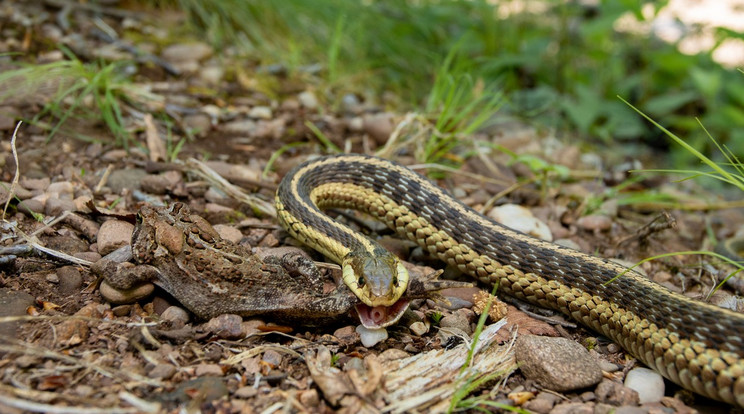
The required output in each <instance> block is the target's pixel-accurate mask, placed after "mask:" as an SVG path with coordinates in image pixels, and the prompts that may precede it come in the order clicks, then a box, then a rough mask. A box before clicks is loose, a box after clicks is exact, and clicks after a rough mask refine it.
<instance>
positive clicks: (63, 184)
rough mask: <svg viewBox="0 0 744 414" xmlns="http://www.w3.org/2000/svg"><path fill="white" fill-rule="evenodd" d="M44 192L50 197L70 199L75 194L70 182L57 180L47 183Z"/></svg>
mask: <svg viewBox="0 0 744 414" xmlns="http://www.w3.org/2000/svg"><path fill="white" fill-rule="evenodd" d="M46 193H47V194H48V195H49V197H50V198H58V199H60V200H68V201H72V199H73V198H74V196H75V188H74V187H73V186H72V183H70V182H67V181H59V182H56V183H51V184H49V187H47V189H46Z"/></svg>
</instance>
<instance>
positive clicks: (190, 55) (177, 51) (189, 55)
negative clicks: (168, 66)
mask: <svg viewBox="0 0 744 414" xmlns="http://www.w3.org/2000/svg"><path fill="white" fill-rule="evenodd" d="M213 52H214V50H213V49H212V47H211V46H209V45H208V44H206V43H201V42H194V43H178V44H175V45H171V46H168V47H166V48H165V49H163V53H162V54H161V55H162V57H163V59H165V60H167V61H168V62H171V63H184V62H198V61H200V60H203V59H206V58H208V57H210V56H212V53H213Z"/></svg>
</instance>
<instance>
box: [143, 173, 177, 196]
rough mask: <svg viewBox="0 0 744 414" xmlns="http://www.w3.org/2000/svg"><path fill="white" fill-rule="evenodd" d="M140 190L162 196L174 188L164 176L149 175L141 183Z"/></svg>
mask: <svg viewBox="0 0 744 414" xmlns="http://www.w3.org/2000/svg"><path fill="white" fill-rule="evenodd" d="M140 188H142V191H144V192H146V193H150V194H158V195H162V194H166V193H167V192H168V191H169V190H170V189H171V188H172V183H171V182H170V180H169V179H168V177H166V176H164V175H161V174H149V175H147V176H145V177H143V178H142V180H141V181H140Z"/></svg>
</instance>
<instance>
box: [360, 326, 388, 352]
mask: <svg viewBox="0 0 744 414" xmlns="http://www.w3.org/2000/svg"><path fill="white" fill-rule="evenodd" d="M356 331H357V333H358V334H359V339H360V340H361V341H362V345H364V346H365V347H366V348H371V347H373V346H375V345H377V344H378V343H380V342H382V341H384V340H386V339H387V338H388V332H387V329H385V328H380V329H369V328H367V327H365V326H364V325H359V326H357V327H356Z"/></svg>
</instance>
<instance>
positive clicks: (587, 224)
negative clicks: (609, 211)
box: [576, 214, 612, 232]
mask: <svg viewBox="0 0 744 414" xmlns="http://www.w3.org/2000/svg"><path fill="white" fill-rule="evenodd" d="M576 225H577V226H579V227H581V228H582V229H584V230H587V231H596V232H599V231H607V230H609V229H610V227H612V219H611V218H609V217H608V216H605V215H603V214H590V215H588V216H584V217H580V218H579V219H578V220H576Z"/></svg>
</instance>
